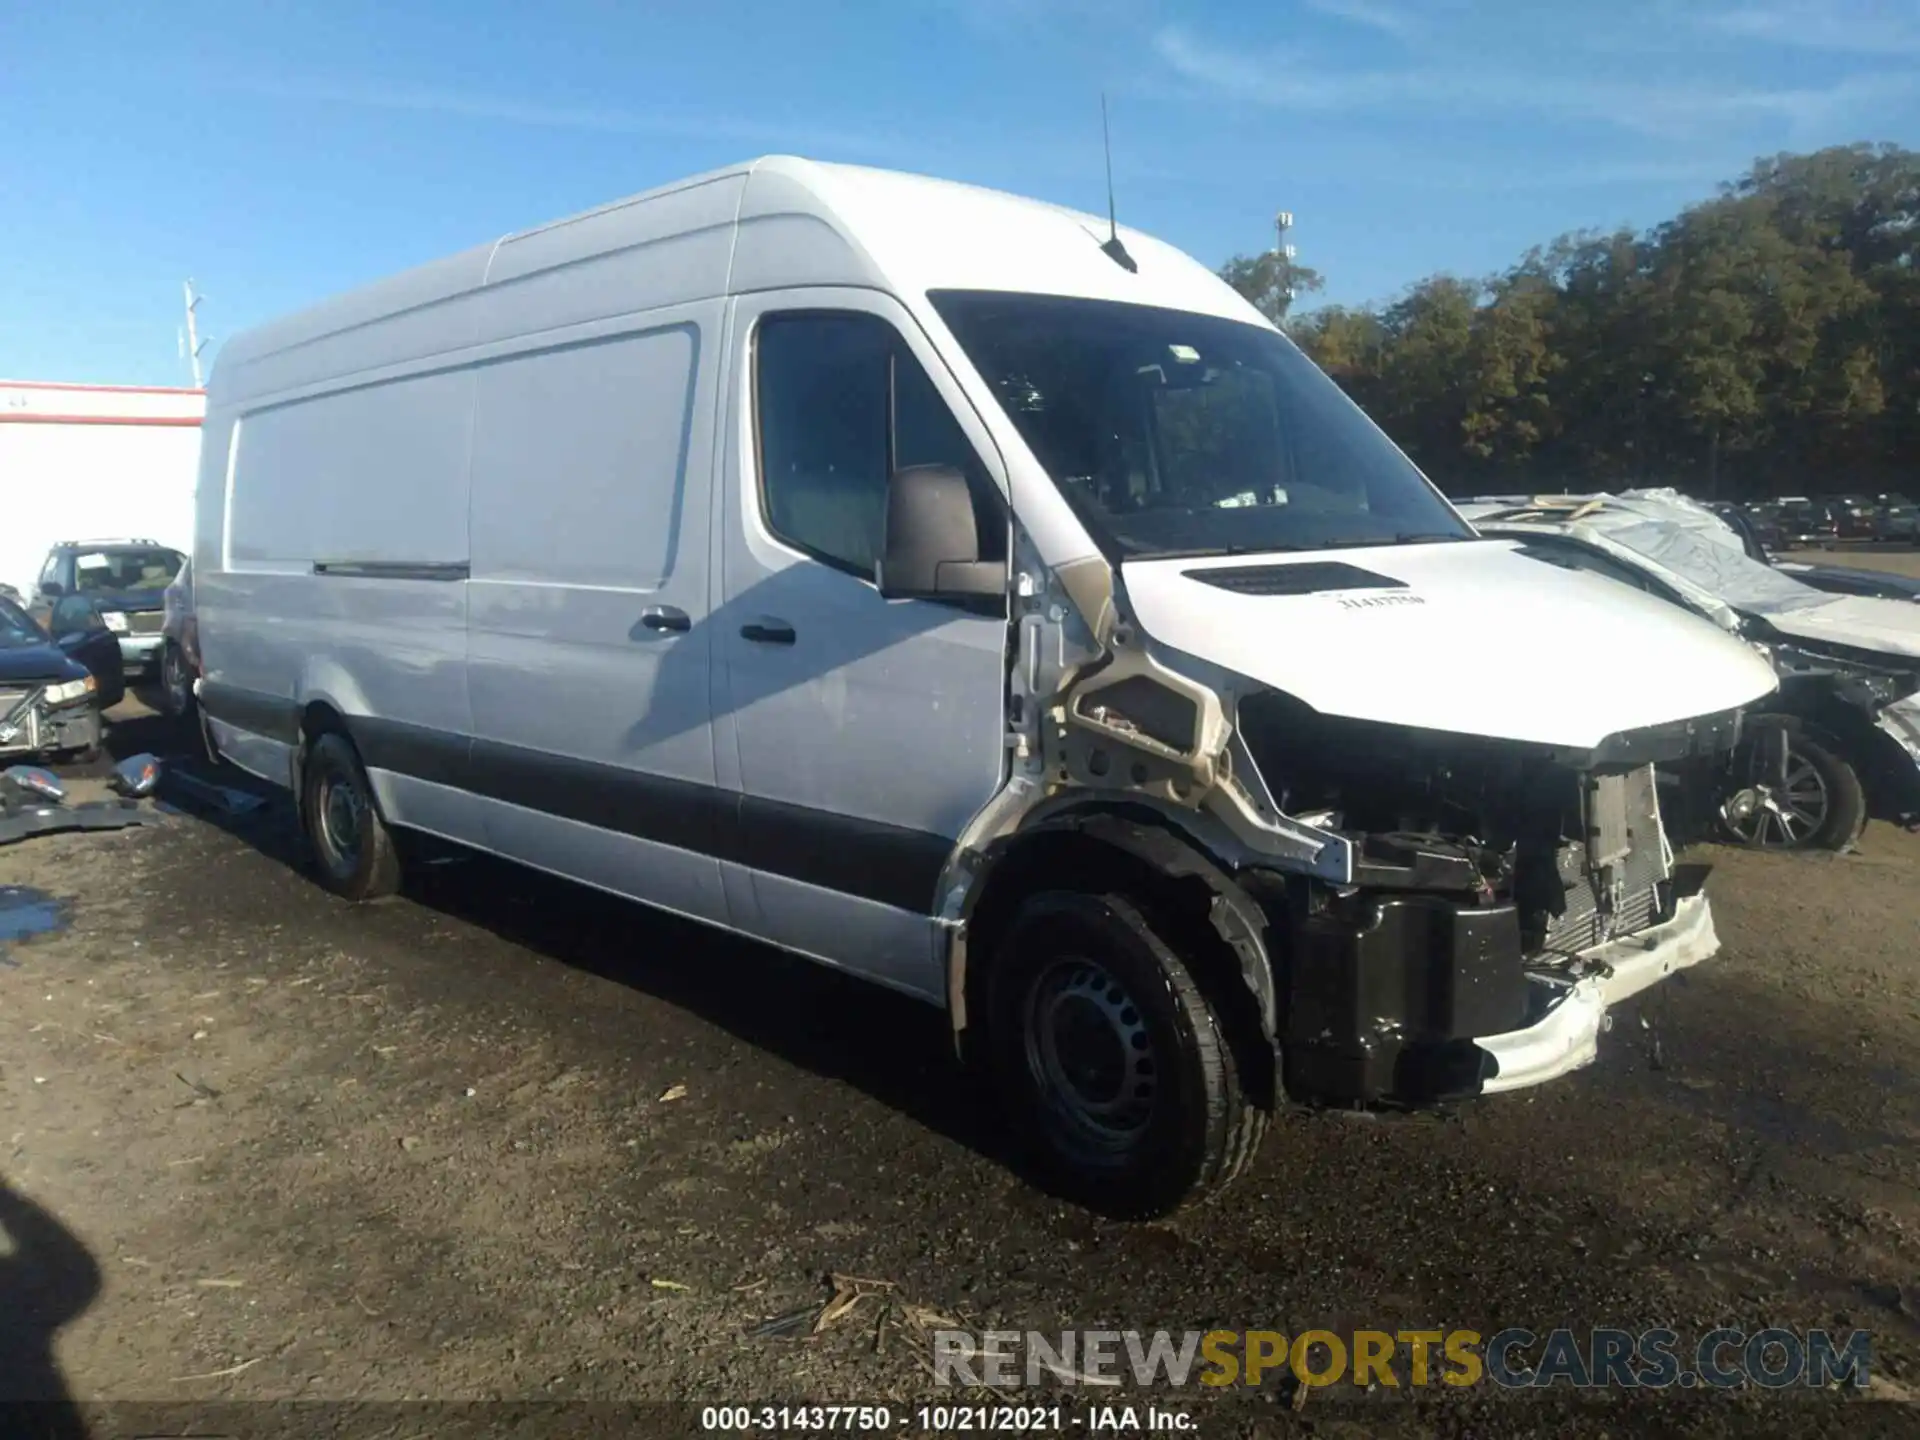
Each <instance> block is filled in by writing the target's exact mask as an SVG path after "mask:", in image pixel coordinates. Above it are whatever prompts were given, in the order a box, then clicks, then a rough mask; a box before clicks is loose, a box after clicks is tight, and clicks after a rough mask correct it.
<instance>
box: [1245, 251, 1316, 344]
mask: <svg viewBox="0 0 1920 1440" xmlns="http://www.w3.org/2000/svg"><path fill="white" fill-rule="evenodd" d="M1220 278H1221V279H1222V280H1224V281H1226V282H1227V283H1228V284H1229V285H1231V286H1233V288H1234V289H1236V290H1238V291H1239V292H1240V293H1241V294H1242V295H1243V296H1245V297H1246V299H1247V302H1248V303H1249V304H1251V305H1252V306H1253V307H1254V308H1255V309H1257V310H1258V311H1259V312H1260V313H1261V314H1262V315H1264V316H1266V317H1267V318H1268V319H1269V320H1271V321H1273V323H1274V324H1276V325H1278V324H1279V323H1280V322H1281V321H1282V320H1285V319H1286V318H1287V312H1288V311H1289V310H1291V309H1292V308H1293V303H1294V301H1295V300H1296V299H1298V298H1299V297H1300V296H1302V295H1310V294H1312V293H1313V292H1314V291H1316V290H1318V289H1320V288H1321V287H1322V286H1323V285H1325V284H1326V282H1325V281H1324V280H1322V279H1321V278H1320V272H1319V271H1318V270H1311V269H1309V268H1307V267H1306V266H1305V265H1296V264H1295V263H1294V262H1293V261H1291V260H1289V259H1287V257H1286V256H1284V255H1280V254H1276V253H1275V252H1274V251H1272V250H1268V251H1264V252H1263V253H1261V254H1259V255H1236V256H1234V257H1233V258H1232V259H1231V260H1229V261H1227V263H1226V264H1224V265H1222V266H1221V267H1220Z"/></svg>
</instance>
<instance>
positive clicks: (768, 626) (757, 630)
mask: <svg viewBox="0 0 1920 1440" xmlns="http://www.w3.org/2000/svg"><path fill="white" fill-rule="evenodd" d="M740 636H741V638H742V639H744V640H753V641H756V642H758V643H759V644H761V645H791V644H793V626H791V625H789V624H788V623H787V622H786V621H784V620H776V619H774V618H772V617H771V616H763V617H761V618H760V619H758V620H749V621H748V622H747V623H746V624H744V625H742V626H741V627H740Z"/></svg>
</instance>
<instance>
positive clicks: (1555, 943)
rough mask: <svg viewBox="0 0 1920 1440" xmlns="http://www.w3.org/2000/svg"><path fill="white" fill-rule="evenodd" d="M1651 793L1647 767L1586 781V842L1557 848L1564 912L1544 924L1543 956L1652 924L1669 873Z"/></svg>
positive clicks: (1656, 804) (1652, 782)
mask: <svg viewBox="0 0 1920 1440" xmlns="http://www.w3.org/2000/svg"><path fill="white" fill-rule="evenodd" d="M1654 787H1655V780H1654V772H1653V767H1652V766H1651V765H1649V766H1646V767H1645V768H1643V769H1640V770H1634V771H1630V772H1628V773H1627V774H1625V775H1597V776H1593V777H1590V778H1589V779H1588V781H1587V784H1586V789H1585V804H1584V808H1585V812H1586V826H1587V840H1586V842H1585V843H1581V842H1579V841H1574V842H1570V843H1569V844H1567V845H1565V846H1563V847H1562V848H1561V851H1560V855H1559V868H1560V883H1561V884H1562V885H1563V886H1565V887H1566V895H1567V910H1566V913H1565V914H1564V915H1560V916H1556V917H1554V918H1553V919H1552V920H1551V921H1550V922H1549V924H1548V927H1547V937H1546V949H1547V950H1548V952H1549V953H1554V952H1558V953H1562V954H1564V953H1566V952H1568V951H1575V950H1585V949H1588V948H1589V947H1591V946H1594V945H1599V944H1601V943H1603V942H1605V941H1607V940H1612V939H1615V938H1617V937H1619V936H1622V935H1632V934H1634V933H1636V932H1637V931H1640V930H1644V929H1646V928H1647V926H1649V925H1650V924H1652V923H1653V920H1654V916H1655V914H1656V912H1657V910H1658V907H1659V903H1660V896H1659V886H1660V883H1661V882H1662V881H1663V880H1666V879H1669V878H1670V876H1671V872H1672V867H1671V866H1670V864H1669V863H1668V855H1667V845H1666V837H1665V836H1664V834H1663V833H1662V831H1661V828H1660V804H1659V799H1658V796H1657V792H1656V790H1655V788H1654ZM1596 860H1598V861H1600V862H1601V863H1600V864H1597V865H1596V864H1595V863H1594V862H1595V861H1596Z"/></svg>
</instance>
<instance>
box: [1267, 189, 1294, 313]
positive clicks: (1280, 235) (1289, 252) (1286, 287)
mask: <svg viewBox="0 0 1920 1440" xmlns="http://www.w3.org/2000/svg"><path fill="white" fill-rule="evenodd" d="M1291 229H1293V212H1292V211H1291V210H1282V211H1281V212H1280V213H1279V214H1278V215H1275V216H1274V217H1273V260H1274V267H1273V268H1274V280H1275V283H1276V284H1277V285H1278V287H1279V290H1280V296H1281V298H1282V299H1283V300H1284V301H1285V302H1286V307H1285V308H1287V309H1290V308H1292V306H1293V302H1294V299H1295V295H1294V289H1293V257H1294V256H1295V255H1296V254H1297V253H1298V251H1297V250H1296V249H1295V248H1294V247H1293V246H1292V245H1290V244H1288V243H1287V232H1288V231H1289V230H1291Z"/></svg>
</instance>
